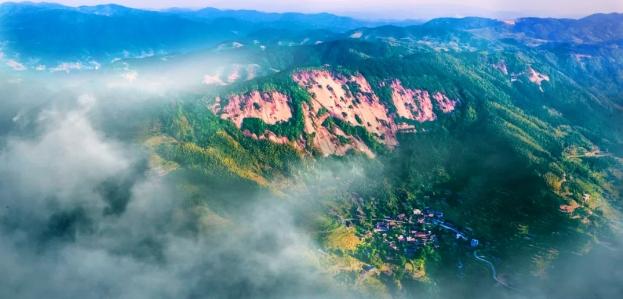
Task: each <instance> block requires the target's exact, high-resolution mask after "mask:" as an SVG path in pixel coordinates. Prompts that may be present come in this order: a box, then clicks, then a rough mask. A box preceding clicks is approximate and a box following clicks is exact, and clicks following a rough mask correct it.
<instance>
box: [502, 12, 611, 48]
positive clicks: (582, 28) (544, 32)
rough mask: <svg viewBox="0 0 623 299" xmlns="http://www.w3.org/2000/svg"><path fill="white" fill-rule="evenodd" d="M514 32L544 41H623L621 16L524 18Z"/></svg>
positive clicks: (519, 21)
mask: <svg viewBox="0 0 623 299" xmlns="http://www.w3.org/2000/svg"><path fill="white" fill-rule="evenodd" d="M513 30H514V31H515V32H523V33H525V34H526V35H528V36H531V37H535V38H541V39H546V40H553V41H561V42H576V43H599V42H605V41H613V40H620V39H623V14H619V13H611V14H595V15H591V16H588V17H585V18H582V19H579V20H572V19H539V18H524V19H520V20H518V22H517V23H516V25H515V26H514V27H513Z"/></svg>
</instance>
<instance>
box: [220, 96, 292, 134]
mask: <svg viewBox="0 0 623 299" xmlns="http://www.w3.org/2000/svg"><path fill="white" fill-rule="evenodd" d="M222 102H223V101H222V99H221V98H217V99H216V102H215V104H214V106H212V112H214V113H215V114H217V115H220V117H221V118H222V119H228V120H230V121H232V122H233V123H234V124H236V126H237V127H238V128H240V127H241V126H242V121H243V120H244V119H245V118H259V119H261V120H262V121H263V122H264V123H267V124H271V125H272V124H276V123H278V122H281V121H287V120H289V119H290V118H291V117H292V109H291V108H290V100H289V99H288V97H287V96H286V95H285V94H283V93H280V92H276V91H271V92H259V91H253V92H250V93H247V94H242V95H232V96H230V97H229V98H228V101H227V103H226V104H225V106H222Z"/></svg>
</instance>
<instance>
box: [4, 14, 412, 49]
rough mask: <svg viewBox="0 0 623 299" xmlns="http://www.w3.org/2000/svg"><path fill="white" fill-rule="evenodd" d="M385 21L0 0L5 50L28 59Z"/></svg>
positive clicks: (334, 29)
mask: <svg viewBox="0 0 623 299" xmlns="http://www.w3.org/2000/svg"><path fill="white" fill-rule="evenodd" d="M385 23H387V22H367V21H360V20H356V19H352V18H348V17H341V16H336V15H332V14H327V13H321V14H301V13H283V14H279V13H264V12H259V11H252V10H218V9H214V8H205V9H201V10H196V11H195V10H183V9H170V10H167V11H148V10H140V9H132V8H127V7H123V6H120V5H113V4H110V5H98V6H82V7H77V8H73V7H66V6H62V5H57V4H33V3H5V4H1V5H0V41H3V42H4V43H6V44H7V45H8V48H9V49H10V50H13V51H14V52H17V53H19V54H20V55H22V56H24V57H31V58H32V57H36V58H42V57H43V58H55V57H59V56H64V57H72V58H88V57H94V56H95V57H97V56H102V55H108V56H114V55H119V53H131V54H132V53H138V54H140V53H141V52H143V51H149V52H159V51H184V50H189V49H193V48H200V47H207V46H214V45H216V44H218V43H221V42H225V41H236V40H242V39H244V38H245V36H247V35H252V37H253V38H254V39H259V40H263V39H267V40H274V39H275V35H277V36H280V35H279V34H275V33H276V32H283V30H287V31H288V32H289V35H288V36H290V37H291V36H296V37H297V38H298V37H300V36H302V34H300V33H302V32H305V31H307V30H321V31H325V32H342V31H346V30H350V29H354V28H358V27H363V26H375V25H379V24H385ZM399 23H400V24H412V22H405V21H401V22H399ZM274 30H277V31H276V32H275V31H274ZM323 35H326V34H323ZM302 38H304V37H302Z"/></svg>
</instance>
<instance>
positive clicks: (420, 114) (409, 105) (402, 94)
mask: <svg viewBox="0 0 623 299" xmlns="http://www.w3.org/2000/svg"><path fill="white" fill-rule="evenodd" d="M390 88H391V90H392V102H393V103H394V106H395V107H396V113H397V114H398V116H400V117H403V118H406V119H410V120H415V121H418V122H425V121H433V120H435V119H437V116H436V115H435V112H433V103H432V101H431V98H430V95H429V94H428V91H426V90H419V89H408V88H404V87H403V86H402V83H401V82H400V80H394V81H392V83H391V85H390Z"/></svg>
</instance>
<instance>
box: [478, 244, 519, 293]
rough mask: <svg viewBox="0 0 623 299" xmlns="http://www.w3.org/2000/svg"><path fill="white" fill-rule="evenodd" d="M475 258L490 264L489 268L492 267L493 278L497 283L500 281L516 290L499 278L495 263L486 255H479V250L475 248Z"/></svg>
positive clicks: (506, 286)
mask: <svg viewBox="0 0 623 299" xmlns="http://www.w3.org/2000/svg"><path fill="white" fill-rule="evenodd" d="M474 258H475V259H476V260H478V261H481V262H483V263H485V264H487V265H488V266H489V269H491V277H492V278H493V280H495V281H496V282H497V283H499V284H500V285H502V286H503V287H505V288H508V289H511V290H516V289H515V288H513V287H511V286H509V285H508V284H507V283H506V282H504V281H501V280H499V279H498V274H497V272H496V271H495V266H494V265H493V263H492V262H490V261H488V260H487V259H485V257H484V256H480V255H478V250H474Z"/></svg>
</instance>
